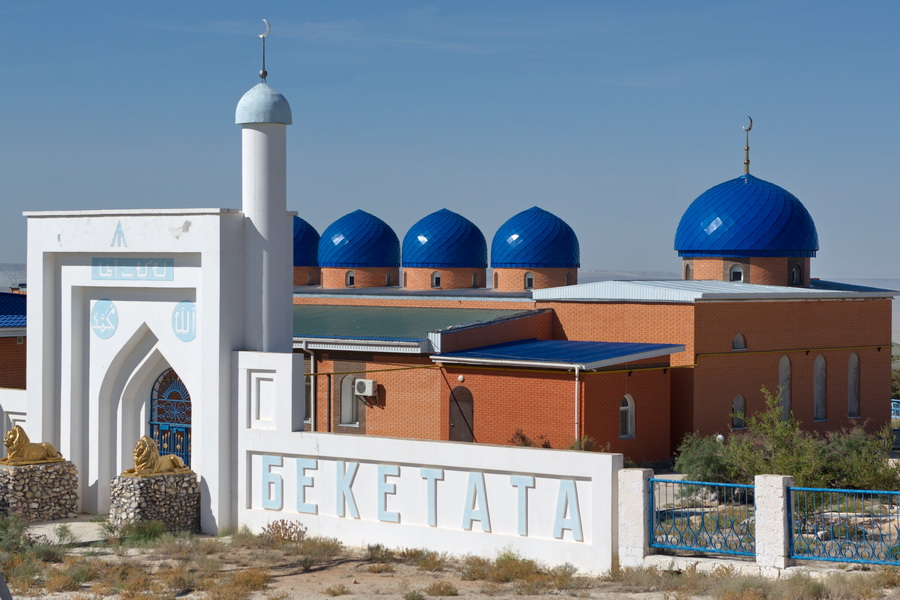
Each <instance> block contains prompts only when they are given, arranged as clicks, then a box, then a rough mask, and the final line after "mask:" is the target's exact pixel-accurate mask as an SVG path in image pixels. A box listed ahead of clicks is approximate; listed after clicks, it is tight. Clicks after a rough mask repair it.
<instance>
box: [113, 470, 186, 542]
mask: <svg viewBox="0 0 900 600" xmlns="http://www.w3.org/2000/svg"><path fill="white" fill-rule="evenodd" d="M141 521H161V522H162V523H164V524H165V526H166V529H167V530H168V531H194V532H198V531H200V483H199V481H198V479H197V474H196V473H179V474H174V475H156V476H153V477H124V476H122V475H119V476H118V477H116V478H115V479H113V480H112V483H111V484H110V507H109V522H110V523H112V524H113V525H115V526H117V527H121V526H122V525H128V524H131V523H138V522H141Z"/></svg>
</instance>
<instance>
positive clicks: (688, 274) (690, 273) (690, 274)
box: [684, 263, 694, 281]
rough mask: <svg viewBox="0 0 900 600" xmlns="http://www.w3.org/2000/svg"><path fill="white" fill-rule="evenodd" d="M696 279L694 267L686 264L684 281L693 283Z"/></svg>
mask: <svg viewBox="0 0 900 600" xmlns="http://www.w3.org/2000/svg"><path fill="white" fill-rule="evenodd" d="M693 278H694V267H692V266H691V263H684V279H685V281H691V280H692V279H693Z"/></svg>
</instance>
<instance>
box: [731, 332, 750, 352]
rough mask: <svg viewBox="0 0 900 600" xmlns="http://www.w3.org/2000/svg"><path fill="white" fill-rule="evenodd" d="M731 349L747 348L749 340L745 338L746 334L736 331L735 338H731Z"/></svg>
mask: <svg viewBox="0 0 900 600" xmlns="http://www.w3.org/2000/svg"><path fill="white" fill-rule="evenodd" d="M731 349H732V350H746V349H747V340H745V339H744V336H743V335H742V334H740V333H736V334H735V335H734V338H732V340H731Z"/></svg>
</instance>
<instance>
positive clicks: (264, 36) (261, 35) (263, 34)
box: [258, 19, 272, 39]
mask: <svg viewBox="0 0 900 600" xmlns="http://www.w3.org/2000/svg"><path fill="white" fill-rule="evenodd" d="M262 21H263V23H265V24H266V32H265V33H260V34H258V35H259V37H261V38H262V39H266V38H267V37H269V32H271V31H272V26H271V25H269V22H268V21H267V20H265V19H263V20H262Z"/></svg>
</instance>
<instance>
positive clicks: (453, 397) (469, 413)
mask: <svg viewBox="0 0 900 600" xmlns="http://www.w3.org/2000/svg"><path fill="white" fill-rule="evenodd" d="M473 417H474V402H473V400H472V392H471V391H469V388H467V387H463V386H459V387H456V388H453V391H452V392H450V441H451V442H474V441H475V421H474V419H473Z"/></svg>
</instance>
